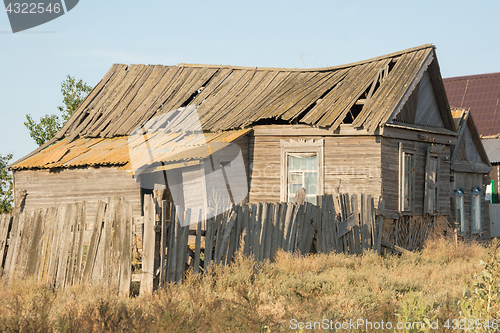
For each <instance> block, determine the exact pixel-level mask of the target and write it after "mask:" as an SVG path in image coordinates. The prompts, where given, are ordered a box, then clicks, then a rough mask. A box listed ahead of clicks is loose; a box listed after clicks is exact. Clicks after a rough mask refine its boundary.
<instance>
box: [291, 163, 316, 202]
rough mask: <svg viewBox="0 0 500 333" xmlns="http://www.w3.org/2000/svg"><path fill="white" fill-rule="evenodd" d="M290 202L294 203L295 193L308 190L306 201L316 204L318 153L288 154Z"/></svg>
mask: <svg viewBox="0 0 500 333" xmlns="http://www.w3.org/2000/svg"><path fill="white" fill-rule="evenodd" d="M287 163H288V168H287V172H288V175H287V176H288V191H287V192H288V193H287V200H286V201H288V202H293V201H294V198H295V193H297V190H299V189H301V188H305V190H306V201H308V202H310V203H313V204H316V196H317V195H318V155H317V153H287Z"/></svg>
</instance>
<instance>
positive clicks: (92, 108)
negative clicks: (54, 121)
mask: <svg viewBox="0 0 500 333" xmlns="http://www.w3.org/2000/svg"><path fill="white" fill-rule="evenodd" d="M127 67H128V66H123V67H121V68H120V71H118V72H117V74H116V75H114V76H113V77H112V79H111V80H110V81H109V82H108V84H106V85H105V86H104V88H103V90H102V92H101V93H100V94H101V98H99V99H98V100H96V101H95V103H91V104H90V105H89V107H88V108H86V111H87V113H88V116H87V118H86V119H85V120H83V121H82V122H81V123H79V124H78V127H76V128H75V129H73V130H72V131H71V133H69V135H68V136H69V137H70V141H71V140H73V139H74V138H76V137H77V136H78V135H85V134H86V133H87V132H88V131H89V129H88V128H89V127H92V126H95V123H96V122H97V121H98V120H99V118H100V117H101V116H102V112H103V111H104V112H106V110H103V106H104V105H107V104H109V103H107V100H108V99H109V98H111V96H112V95H113V93H114V92H115V89H116V87H118V86H119V85H120V83H121V82H122V81H123V80H124V79H125V77H126V76H127V74H128V72H127ZM110 111H111V110H108V112H110ZM91 120H92V123H91V122H90V121H91Z"/></svg>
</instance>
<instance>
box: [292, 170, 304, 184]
mask: <svg viewBox="0 0 500 333" xmlns="http://www.w3.org/2000/svg"><path fill="white" fill-rule="evenodd" d="M289 181H290V183H296V184H302V172H300V173H295V172H290V179H289Z"/></svg>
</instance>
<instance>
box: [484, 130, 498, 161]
mask: <svg viewBox="0 0 500 333" xmlns="http://www.w3.org/2000/svg"><path fill="white" fill-rule="evenodd" d="M481 140H482V142H483V146H484V150H486V153H487V154H488V158H489V160H490V162H491V164H493V165H498V164H500V136H499V135H492V136H483V137H482V139H481Z"/></svg>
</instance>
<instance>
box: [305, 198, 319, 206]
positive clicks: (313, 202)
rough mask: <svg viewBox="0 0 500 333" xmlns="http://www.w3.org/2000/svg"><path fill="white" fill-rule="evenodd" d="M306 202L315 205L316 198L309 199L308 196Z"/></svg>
mask: <svg viewBox="0 0 500 333" xmlns="http://www.w3.org/2000/svg"><path fill="white" fill-rule="evenodd" d="M305 201H306V202H310V203H312V204H313V205H315V204H316V197H315V196H314V197H308V196H306V200H305Z"/></svg>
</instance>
